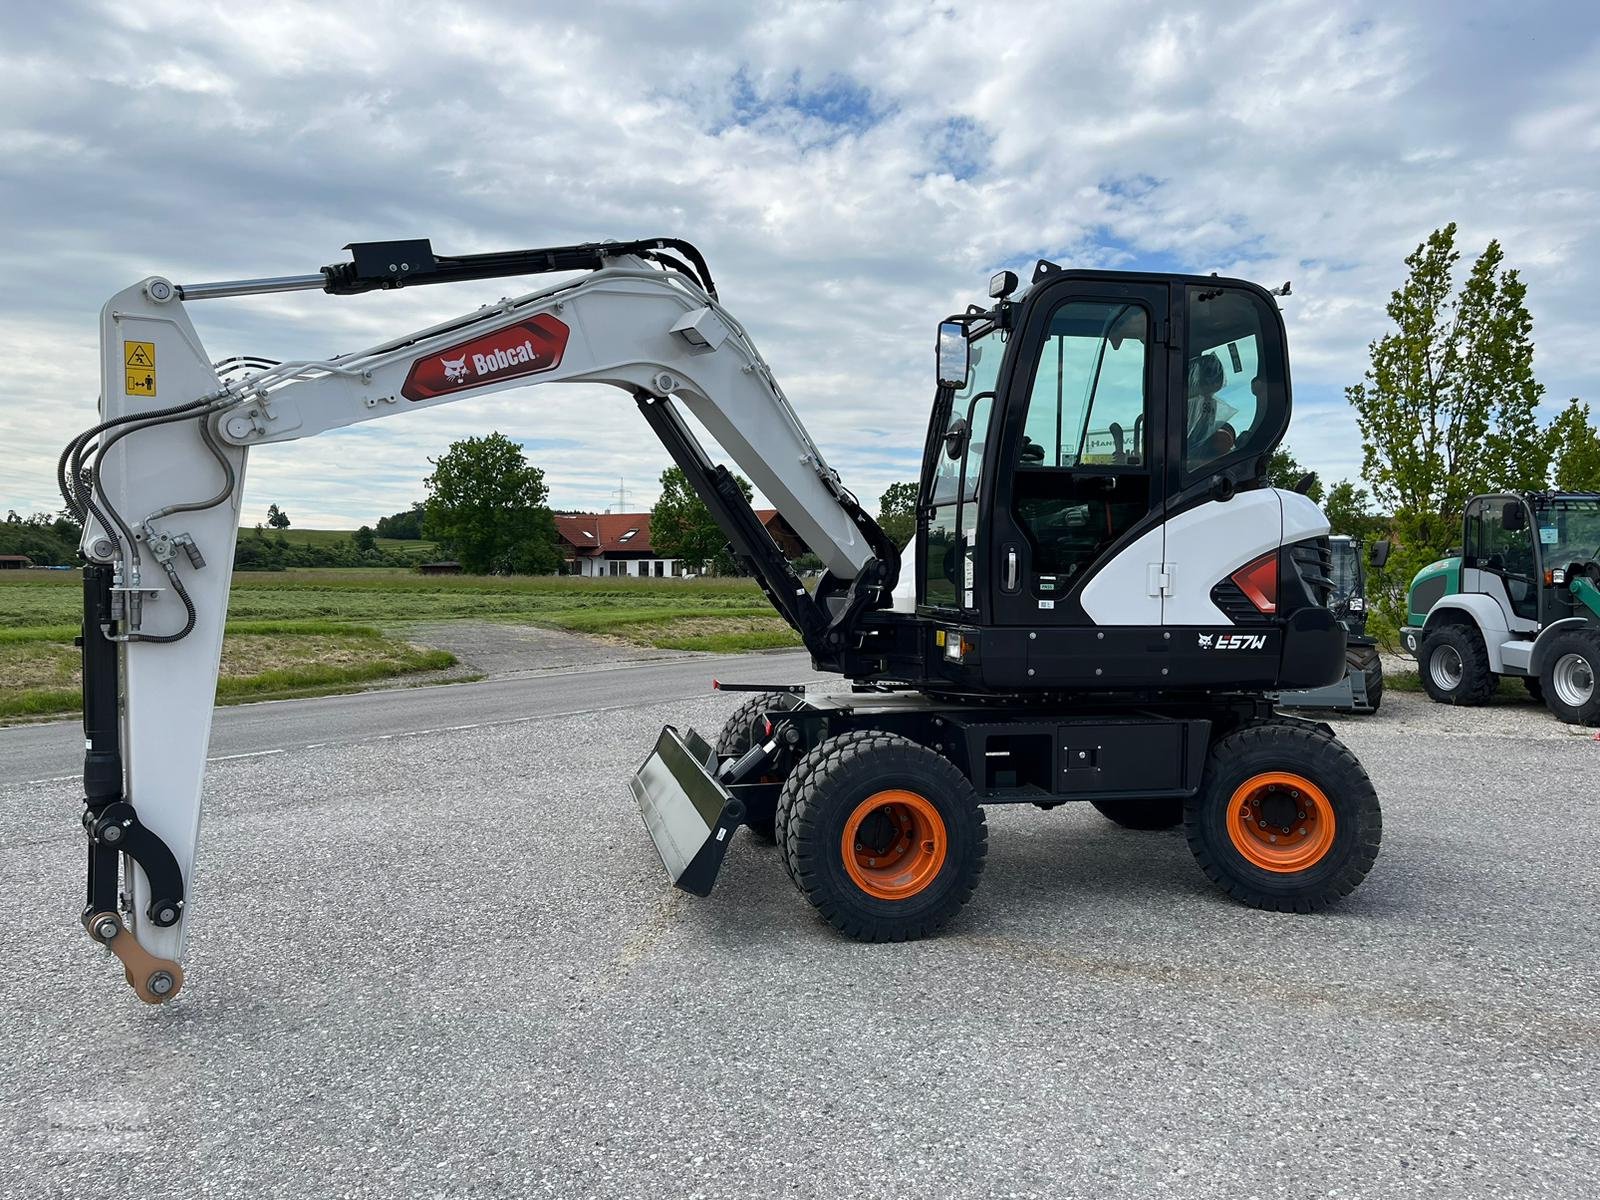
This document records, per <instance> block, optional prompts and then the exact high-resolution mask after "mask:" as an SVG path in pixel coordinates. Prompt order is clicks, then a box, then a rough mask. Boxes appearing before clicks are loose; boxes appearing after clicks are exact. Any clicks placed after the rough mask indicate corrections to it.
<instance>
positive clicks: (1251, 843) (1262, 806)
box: [1227, 772, 1336, 875]
mask: <svg viewBox="0 0 1600 1200" xmlns="http://www.w3.org/2000/svg"><path fill="white" fill-rule="evenodd" d="M1227 826H1228V839H1229V840H1230V841H1231V842H1232V843H1233V847H1234V849H1235V850H1237V851H1238V852H1239V853H1240V854H1241V855H1242V856H1243V857H1244V859H1245V860H1246V861H1247V862H1249V863H1250V864H1251V865H1252V866H1255V867H1260V868H1261V869H1262V870H1264V871H1271V872H1273V873H1274V874H1280V875H1284V874H1293V873H1295V872H1297V871H1304V870H1306V869H1307V868H1309V867H1312V866H1315V865H1316V864H1317V863H1318V862H1320V861H1321V860H1322V859H1323V858H1324V857H1325V856H1326V855H1327V853H1328V851H1329V850H1330V849H1331V848H1332V846H1333V838H1334V832H1335V828H1336V822H1335V819H1334V814H1333V805H1332V804H1331V803H1330V802H1329V800H1328V797H1327V795H1326V794H1325V793H1324V792H1323V791H1322V789H1321V788H1319V787H1317V786H1316V785H1315V784H1314V783H1312V782H1311V781H1310V780H1309V779H1306V778H1304V777H1303V776H1300V775H1295V774H1292V773H1289V772H1267V773H1264V774H1261V775H1256V776H1253V777H1252V778H1250V779H1247V780H1245V781H1244V782H1243V783H1242V784H1240V785H1239V786H1238V788H1236V789H1235V790H1234V793H1233V797H1232V799H1231V800H1230V801H1229V802H1228V817H1227Z"/></svg>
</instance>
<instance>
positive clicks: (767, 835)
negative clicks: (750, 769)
mask: <svg viewBox="0 0 1600 1200" xmlns="http://www.w3.org/2000/svg"><path fill="white" fill-rule="evenodd" d="M802 703H803V700H802V699H801V697H799V696H796V695H795V694H794V693H793V692H762V693H761V694H760V695H756V696H752V697H750V699H748V700H746V701H745V702H744V703H743V704H741V705H739V707H738V708H736V709H734V710H733V715H732V716H731V717H729V718H728V722H727V724H725V725H724V726H723V727H722V732H721V733H720V734H718V735H717V754H718V755H719V756H720V757H722V758H738V757H740V756H741V755H742V754H744V753H745V751H747V750H749V749H750V747H751V746H754V745H755V744H756V742H757V741H758V740H759V739H760V738H762V737H764V736H765V730H758V729H757V728H756V726H757V725H758V724H759V723H761V722H762V721H763V720H764V714H766V713H769V712H789V711H791V710H793V709H796V708H799V707H800V705H801V704H802ZM774 821H775V818H774V817H772V816H765V815H761V816H753V817H751V818H750V819H749V820H747V821H746V822H745V828H747V829H748V830H750V832H751V833H753V834H755V835H756V837H758V838H760V839H761V840H762V841H764V842H770V841H773V840H775V838H776V832H775V830H774Z"/></svg>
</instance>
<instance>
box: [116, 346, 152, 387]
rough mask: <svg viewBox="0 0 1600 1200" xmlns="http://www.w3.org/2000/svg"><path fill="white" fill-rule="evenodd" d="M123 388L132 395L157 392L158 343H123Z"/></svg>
mask: <svg viewBox="0 0 1600 1200" xmlns="http://www.w3.org/2000/svg"><path fill="white" fill-rule="evenodd" d="M122 369H123V376H124V378H123V390H124V391H125V392H127V393H128V395H130V396H154V395H155V394H156V344H155V343H154V342H123V343H122Z"/></svg>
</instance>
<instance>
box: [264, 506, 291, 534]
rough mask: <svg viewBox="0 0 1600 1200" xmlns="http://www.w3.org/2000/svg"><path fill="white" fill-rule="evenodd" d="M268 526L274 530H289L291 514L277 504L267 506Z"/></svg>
mask: <svg viewBox="0 0 1600 1200" xmlns="http://www.w3.org/2000/svg"><path fill="white" fill-rule="evenodd" d="M267 524H268V525H271V526H272V527H273V528H274V529H287V528H289V514H288V513H286V512H284V511H283V509H281V508H279V507H278V506H277V505H276V504H269V505H267Z"/></svg>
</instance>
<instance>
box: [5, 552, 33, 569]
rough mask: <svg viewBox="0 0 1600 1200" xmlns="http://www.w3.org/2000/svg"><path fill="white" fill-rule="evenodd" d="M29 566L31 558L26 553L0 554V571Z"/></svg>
mask: <svg viewBox="0 0 1600 1200" xmlns="http://www.w3.org/2000/svg"><path fill="white" fill-rule="evenodd" d="M31 566H33V559H31V558H29V557H28V556H27V555H26V554H0V571H20V570H22V569H23V568H24V567H31Z"/></svg>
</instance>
